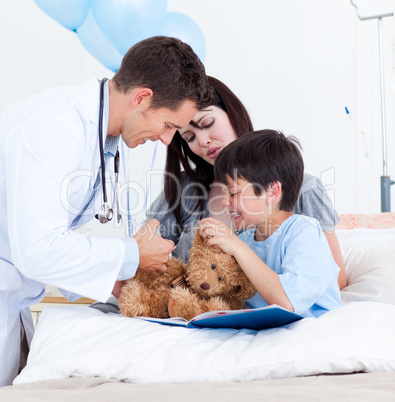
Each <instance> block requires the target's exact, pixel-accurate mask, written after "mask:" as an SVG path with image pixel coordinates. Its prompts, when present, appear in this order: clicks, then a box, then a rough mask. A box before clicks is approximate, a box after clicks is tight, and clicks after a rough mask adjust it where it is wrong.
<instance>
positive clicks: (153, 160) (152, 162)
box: [144, 141, 158, 213]
mask: <svg viewBox="0 0 395 402" xmlns="http://www.w3.org/2000/svg"><path fill="white" fill-rule="evenodd" d="M157 149H158V141H156V142H155V148H154V154H153V155H152V161H151V169H150V171H151V172H152V169H153V167H154V163H155V158H156V150H157ZM150 187H151V180H149V181H148V183H147V192H146V194H145V201H144V213H146V212H147V202H148V194H149V190H150Z"/></svg>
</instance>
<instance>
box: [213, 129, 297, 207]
mask: <svg viewBox="0 0 395 402" xmlns="http://www.w3.org/2000/svg"><path fill="white" fill-rule="evenodd" d="M298 147H299V148H301V146H300V143H299V141H298V140H297V139H296V138H295V137H286V136H285V135H284V134H283V133H282V132H279V131H275V130H260V131H254V132H252V133H249V134H246V135H244V136H242V137H240V138H238V139H236V140H235V141H233V142H232V143H230V144H229V145H228V146H226V147H225V148H224V149H223V150H222V151H221V153H220V154H219V155H218V157H217V159H216V160H215V164H214V176H215V180H217V181H218V182H220V183H223V184H227V177H228V176H229V177H230V178H231V179H232V180H234V181H236V180H237V179H243V180H246V181H248V182H249V183H251V184H252V185H253V188H254V192H255V194H256V195H260V194H262V192H263V191H266V190H268V189H269V187H270V185H271V184H272V183H273V182H275V181H277V180H278V181H279V182H280V183H281V186H282V197H281V201H280V210H282V211H292V210H293V208H294V206H295V204H296V201H297V199H298V196H299V192H300V188H301V187H302V182H303V173H304V164H303V158H302V155H301V153H300V151H299V149H298Z"/></svg>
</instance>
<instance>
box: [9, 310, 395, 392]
mask: <svg viewBox="0 0 395 402" xmlns="http://www.w3.org/2000/svg"><path fill="white" fill-rule="evenodd" d="M394 335H395V305H391V304H384V303H377V302H352V303H348V304H346V305H344V306H343V307H341V308H338V309H337V310H334V311H331V312H328V313H326V314H324V315H323V316H321V317H320V318H318V319H315V318H305V319H303V320H301V321H298V322H295V323H293V324H290V325H287V326H285V327H281V328H275V329H269V330H264V331H252V330H229V329H187V328H181V327H170V326H165V325H161V324H155V323H150V322H145V321H142V320H139V319H133V318H126V317H121V316H118V315H109V314H108V315H105V314H103V313H101V312H99V311H97V310H94V309H90V308H89V307H82V306H68V307H47V308H45V309H44V312H43V313H42V316H41V318H40V322H39V325H38V328H37V331H36V334H35V337H34V339H33V342H32V348H31V352H30V356H29V360H28V364H27V366H26V368H25V369H24V370H23V371H22V373H21V374H20V375H19V376H18V377H17V378H16V380H15V382H14V384H21V383H25V382H30V381H39V380H46V379H59V378H65V377H69V376H81V377H93V376H98V377H106V378H112V379H116V380H121V381H126V382H201V381H248V380H259V379H269V378H285V377H295V376H304V375H313V374H320V373H350V372H356V371H366V372H378V371H381V372H389V371H395V342H394Z"/></svg>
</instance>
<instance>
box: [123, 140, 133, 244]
mask: <svg viewBox="0 0 395 402" xmlns="http://www.w3.org/2000/svg"><path fill="white" fill-rule="evenodd" d="M121 152H122V170H123V175H124V177H125V179H126V182H127V183H128V184H129V174H126V162H125V143H124V142H123V141H122V142H121ZM126 209H127V211H128V219H127V221H126V231H127V236H128V237H132V235H133V224H132V215H131V214H130V188H129V185H128V186H127V190H126Z"/></svg>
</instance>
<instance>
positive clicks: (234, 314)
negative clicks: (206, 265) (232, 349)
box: [137, 304, 303, 330]
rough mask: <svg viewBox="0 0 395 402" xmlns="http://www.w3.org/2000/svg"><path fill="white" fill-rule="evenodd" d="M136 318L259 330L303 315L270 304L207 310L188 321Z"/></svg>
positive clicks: (149, 318) (185, 324)
mask: <svg viewBox="0 0 395 402" xmlns="http://www.w3.org/2000/svg"><path fill="white" fill-rule="evenodd" d="M137 318H141V319H143V320H146V321H151V322H156V323H159V324H166V325H175V326H181V327H188V328H233V329H243V328H247V329H254V330H261V329H267V328H275V327H281V326H282V325H286V324H290V323H291V322H294V321H297V320H300V319H301V318H303V317H302V316H300V315H298V314H295V313H292V312H291V311H289V310H286V309H285V308H282V307H280V306H277V305H276V304H272V305H270V306H266V307H261V308H256V309H245V310H223V311H209V312H207V313H203V314H199V315H197V316H196V317H194V318H192V319H191V320H190V321H187V320H185V319H184V318H180V317H174V318H152V317H137Z"/></svg>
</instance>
